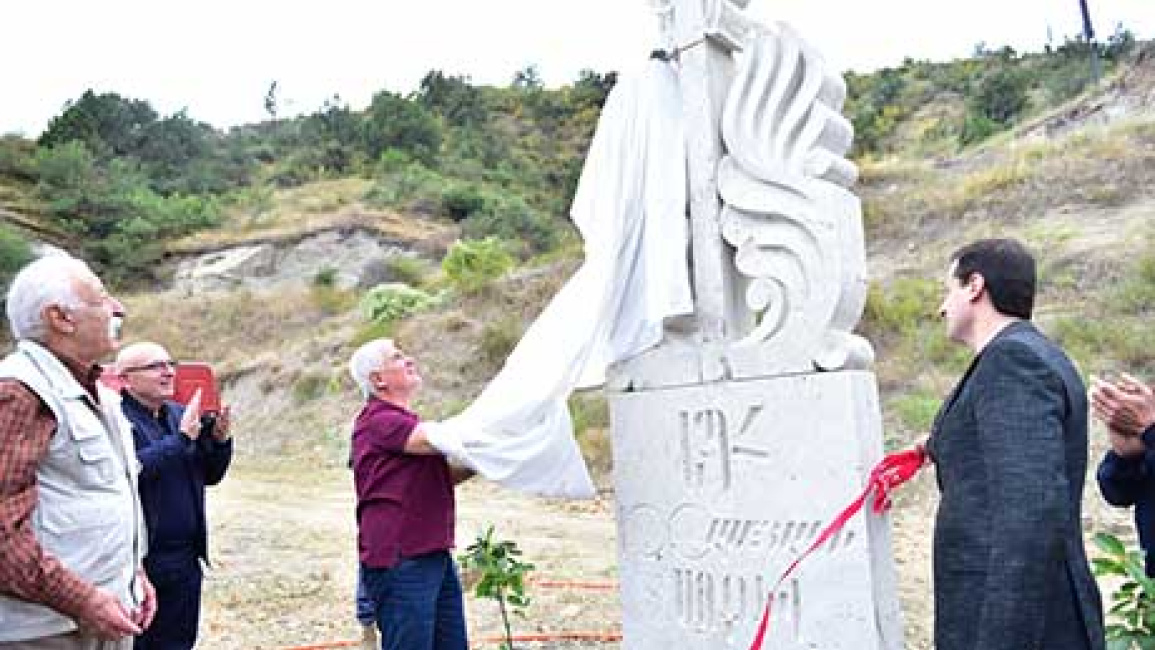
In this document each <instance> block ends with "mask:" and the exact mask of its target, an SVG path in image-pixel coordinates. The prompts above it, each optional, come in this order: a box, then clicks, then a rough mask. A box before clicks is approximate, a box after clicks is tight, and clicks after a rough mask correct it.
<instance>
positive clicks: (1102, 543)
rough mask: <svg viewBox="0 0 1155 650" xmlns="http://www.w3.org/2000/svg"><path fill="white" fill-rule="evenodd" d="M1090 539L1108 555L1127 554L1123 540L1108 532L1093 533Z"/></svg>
mask: <svg viewBox="0 0 1155 650" xmlns="http://www.w3.org/2000/svg"><path fill="white" fill-rule="evenodd" d="M1092 539H1093V540H1094V542H1095V546H1097V547H1099V550H1101V551H1103V552H1104V553H1106V554H1108V555H1114V556H1117V557H1118V556H1124V555H1126V554H1127V548H1126V547H1125V546H1124V545H1123V542H1121V541H1119V538H1118V537H1115V536H1114V535H1111V534H1110V533H1095V536H1094V537H1093V538H1092Z"/></svg>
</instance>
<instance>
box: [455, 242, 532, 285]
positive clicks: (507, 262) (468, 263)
mask: <svg viewBox="0 0 1155 650" xmlns="http://www.w3.org/2000/svg"><path fill="white" fill-rule="evenodd" d="M513 264H514V261H513V256H511V255H510V254H509V253H508V252H507V251H506V249H505V244H504V243H503V242H502V241H501V240H499V239H498V238H496V237H486V238H485V239H478V240H472V241H471V240H459V241H457V242H454V244H453V246H452V247H451V248H450V249H449V252H448V253H446V255H445V258H444V259H442V260H441V270H442V271H444V272H445V277H446V278H447V279H448V280H449V283H450V284H451V285H453V287H454V288H455V289H457V290H458V291H460V292H461V293H466V294H469V293H476V292H478V291H480V290H481V289H482V288H484V287H485V286H486V285H488V284H489V283H490V282H492V281H493V280H496V279H497V278H499V277H501V276H503V275H505V274H506V273H507V272H508V271H509V270H510V269H512V268H513Z"/></svg>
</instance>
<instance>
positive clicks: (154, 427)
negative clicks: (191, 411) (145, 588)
mask: <svg viewBox="0 0 1155 650" xmlns="http://www.w3.org/2000/svg"><path fill="white" fill-rule="evenodd" d="M121 396H122V397H123V404H122V409H123V411H124V415H125V416H126V417H127V418H128V420H129V422H131V423H132V438H133V442H134V443H135V445H136V457H137V458H138V459H139V460H140V463H141V465H142V467H141V471H140V500H141V504H142V506H143V507H144V519H145V524H146V525H147V527H148V556H147V557H146V558H145V559H146V561H150V562H156V561H158V560H163V558H164V557H165V556H169V557H181V556H186V557H187V556H188V554H189V553H195V554H196V556H197V557H200V558H202V559H204V560H206V561H207V560H208V527H207V525H206V524H205V486H206V485H216V484H217V483H220V482H221V479H222V478H224V476H225V471H226V470H228V467H229V462H230V461H231V460H232V457H233V442H232V439H231V438H230V439H229V440H226V441H225V442H219V441H217V440H216V439H215V438H213V437H212V430H211V427H208V426H202V428H201V434H200V435H199V436H198V437H197V439H196V440H190V439H189V438H188V437H187V436H185V435H184V434H183V433H181V431H180V419H181V416H182V415H183V414H184V407H183V406H181V405H180V404H177V403H176V402H165V403H164V404H163V405H162V406H161V408H160V412H159V413H158V414H157V416H155V417H154V416H153V414H152V411H151V410H150V409H149V408H148V407H147V406H145V405H143V404H141V403H140V402H139V401H137V400H136V399H135V398H133V397H132V395H129V394H128V392H127V391H122V392H121Z"/></svg>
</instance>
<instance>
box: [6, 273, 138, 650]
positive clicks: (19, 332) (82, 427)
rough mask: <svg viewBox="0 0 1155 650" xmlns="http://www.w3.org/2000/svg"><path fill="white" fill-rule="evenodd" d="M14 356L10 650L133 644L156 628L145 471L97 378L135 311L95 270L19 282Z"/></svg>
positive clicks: (9, 458)
mask: <svg viewBox="0 0 1155 650" xmlns="http://www.w3.org/2000/svg"><path fill="white" fill-rule="evenodd" d="M7 314H8V322H9V324H10V326H11V328H12V335H13V338H15V339H16V341H17V345H16V349H15V351H13V352H12V354H10V355H9V356H7V357H6V358H5V359H4V360H3V361H0V549H2V550H0V650H129V649H130V648H131V647H132V636H133V635H136V634H139V633H140V632H141V631H142V630H143V629H144V628H146V627H147V626H148V625H149V623H150V622H151V621H152V617H153V614H154V613H155V609H156V605H155V594H154V592H153V589H152V585H151V584H149V582H148V579H147V578H146V577H145V575H144V571H143V570H142V569H141V559H142V558H143V556H144V551H145V537H144V519H143V517H142V515H141V508H140V499H139V498H138V495H137V491H136V485H137V480H136V479H137V473H138V471H139V464H138V463H137V461H136V455H135V453H134V450H133V443H132V432H131V429H130V427H129V425H128V422H127V421H126V420H125V419H124V416H123V414H122V413H121V410H120V402H119V396H118V395H117V394H116V393H115V392H113V391H111V390H109V389H107V388H105V387H103V386H101V385H100V384H99V383H98V382H97V377H98V376H99V372H100V370H99V366H98V365H97V362H98V361H100V360H101V359H103V358H104V357H106V356H107V355H108V354H110V353H111V352H113V351H114V350H115V349H116V347H117V341H116V329H117V327H118V325H119V321H120V316H121V315H122V309H121V307H120V303H118V302H117V301H116V299H115V298H113V297H112V296H110V295H109V294H108V292H107V291H105V289H104V285H103V284H102V283H101V282H100V279H99V278H97V277H96V275H95V274H93V273H92V271H91V270H89V268H88V266H87V265H85V263H84V262H82V261H80V260H78V259H75V258H72V257H68V256H63V255H57V256H49V257H43V258H40V259H38V260H36V261H34V262H32V263H30V264H29V265H27V266H26V267H24V268H23V269H22V270H21V271H20V272H19V273H18V274H17V275H16V277H15V278H14V279H13V280H12V284H11V286H10V288H9V291H8V300H7Z"/></svg>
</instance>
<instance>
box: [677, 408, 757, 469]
mask: <svg viewBox="0 0 1155 650" xmlns="http://www.w3.org/2000/svg"><path fill="white" fill-rule="evenodd" d="M763 409H764V407H763V405H762V404H753V405H750V406H748V407H746V408H745V409H744V413H740V414H739V415H740V417H738V418H736V417H734V415H735V414H733V413H727V412H726V411H725V410H724V409H721V408H706V409H683V410H682V411H680V412H679V413H678V423H679V427H680V429H681V431H680V434H681V435H680V437H679V441H680V443H681V454H682V480H683V481H684V482H685V484H686V486H687V487H688V488H691V489H701V488H705V487H712V486H716V487H719V488H721V489H722V490H729V489H730V487H731V486H732V485H733V483H734V463H735V462H740V461H743V460H750V461H755V462H762V463H764V462H766V459H767V458H769V455H770V454H769V452H768V451H767V450H766V449H765V448H763V447H760V446H758V445H754V444H752V443H751V442H750V441H749V440H748V438H750V437H751V436H749V435H748V434H749V433H750V430H751V428H752V427H753V426H754V423H755V422H756V421H757V420H758V417H759V416H760V415H761V414H762V411H763Z"/></svg>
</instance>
